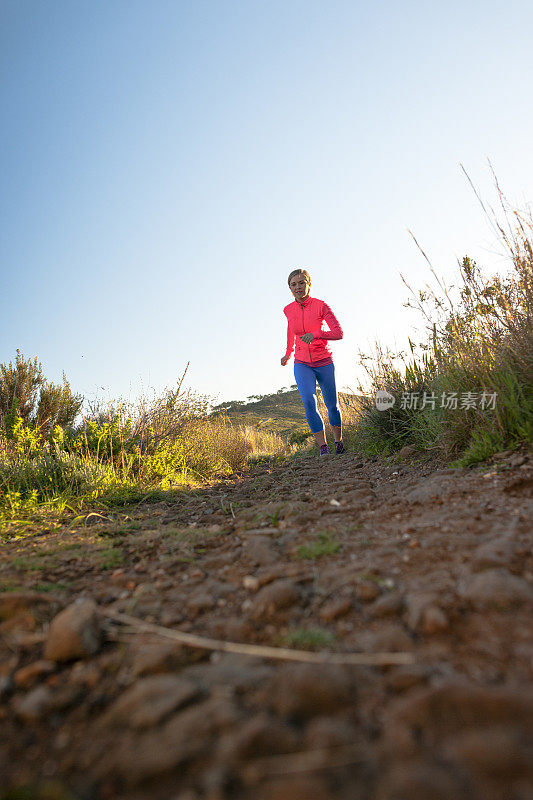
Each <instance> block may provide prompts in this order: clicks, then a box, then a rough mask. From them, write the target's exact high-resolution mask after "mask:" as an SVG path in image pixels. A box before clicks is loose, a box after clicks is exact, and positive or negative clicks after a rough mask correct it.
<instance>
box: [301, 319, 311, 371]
mask: <svg viewBox="0 0 533 800" xmlns="http://www.w3.org/2000/svg"><path fill="white" fill-rule="evenodd" d="M302 328H303V329H304V333H305V325H304V307H303V306H302ZM307 347H308V348H309V360H310V362H311V364H312V363H313V359H312V357H311V344H310V343H309V342H308V343H307Z"/></svg>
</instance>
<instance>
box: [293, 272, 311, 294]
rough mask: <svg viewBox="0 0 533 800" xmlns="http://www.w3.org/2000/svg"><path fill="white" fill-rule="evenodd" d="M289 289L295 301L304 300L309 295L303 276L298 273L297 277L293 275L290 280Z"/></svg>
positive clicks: (307, 285)
mask: <svg viewBox="0 0 533 800" xmlns="http://www.w3.org/2000/svg"><path fill="white" fill-rule="evenodd" d="M289 288H290V290H291V292H292V293H293V295H294V297H295V298H296V299H297V300H305V298H306V297H307V295H308V294H309V288H310V287H309V284H308V283H307V281H306V280H305V275H302V273H301V272H299V273H298V274H297V275H293V277H292V278H291V282H290V284H289Z"/></svg>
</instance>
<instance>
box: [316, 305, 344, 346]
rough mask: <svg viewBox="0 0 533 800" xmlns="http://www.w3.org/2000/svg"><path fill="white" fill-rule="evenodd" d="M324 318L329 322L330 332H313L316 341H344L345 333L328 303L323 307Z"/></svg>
mask: <svg viewBox="0 0 533 800" xmlns="http://www.w3.org/2000/svg"><path fill="white" fill-rule="evenodd" d="M322 318H323V319H324V320H325V321H326V322H327V324H328V327H329V331H323V330H318V331H316V332H315V331H313V336H314V337H315V339H342V337H343V335H344V334H343V332H342V328H341V326H340V325H339V321H338V319H337V317H336V316H335V314H334V313H333V311H332V310H331V308H330V307H329V306H328V304H327V303H324V304H323V306H322Z"/></svg>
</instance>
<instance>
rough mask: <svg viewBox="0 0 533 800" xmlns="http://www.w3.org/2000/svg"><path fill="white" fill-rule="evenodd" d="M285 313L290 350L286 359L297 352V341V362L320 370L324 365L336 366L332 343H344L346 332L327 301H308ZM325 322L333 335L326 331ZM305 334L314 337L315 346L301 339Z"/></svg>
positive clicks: (293, 305) (286, 309) (288, 308)
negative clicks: (331, 341) (339, 340)
mask: <svg viewBox="0 0 533 800" xmlns="http://www.w3.org/2000/svg"><path fill="white" fill-rule="evenodd" d="M283 313H284V314H285V316H286V317H287V350H286V352H285V356H286V358H289V357H290V355H291V353H292V351H293V350H294V342H295V339H296V351H295V353H294V360H295V361H304V362H305V363H306V364H312V365H316V366H320V365H319V364H317V362H321V364H327V363H328V364H331V363H332V362H333V358H332V353H331V348H330V346H329V344H328V342H327V340H328V339H342V336H343V334H342V328H341V326H340V325H339V322H338V320H337V318H336V317H335V314H334V313H333V311H332V310H331V308H330V307H329V306H328V304H327V303H325V302H324V301H323V300H318V299H317V298H316V297H310V296H309V297H306V298H305V300H304V301H303V302H302V303H299V302H298V301H297V300H295V301H294V302H293V303H289V305H288V306H285V308H284V309H283ZM324 321H325V322H326V323H327V325H328V327H329V331H326V330H323V328H322V326H323V323H324ZM304 333H312V334H313V336H314V337H315V338H314V339H313V341H312V342H309V344H306V343H305V342H302V340H301V339H300V338H299V337H300V336H302V335H303V334H304Z"/></svg>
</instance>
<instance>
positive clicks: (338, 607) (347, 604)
mask: <svg viewBox="0 0 533 800" xmlns="http://www.w3.org/2000/svg"><path fill="white" fill-rule="evenodd" d="M353 608H354V605H353V602H352V599H351V598H350V597H337V598H335V599H333V600H330V601H328V602H327V603H325V604H324V605H323V606H322V608H321V609H320V611H319V617H320V619H321V620H323V621H324V622H332V621H333V620H335V619H338V618H339V617H344V616H345V615H346V614H349V613H350V611H353Z"/></svg>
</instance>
